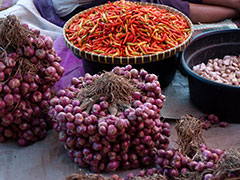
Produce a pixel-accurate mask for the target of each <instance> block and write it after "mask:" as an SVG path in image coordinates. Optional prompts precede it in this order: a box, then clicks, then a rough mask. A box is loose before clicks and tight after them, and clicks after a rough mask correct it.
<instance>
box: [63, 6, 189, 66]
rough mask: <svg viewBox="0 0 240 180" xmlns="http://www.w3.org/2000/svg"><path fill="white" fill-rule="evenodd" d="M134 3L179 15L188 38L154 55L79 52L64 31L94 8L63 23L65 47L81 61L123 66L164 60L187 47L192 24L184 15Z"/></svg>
mask: <svg viewBox="0 0 240 180" xmlns="http://www.w3.org/2000/svg"><path fill="white" fill-rule="evenodd" d="M136 3H137V4H140V5H152V6H156V7H158V8H160V9H166V10H168V11H169V12H172V13H177V14H179V15H180V16H181V17H182V18H183V19H185V20H186V22H187V24H188V25H189V27H190V34H189V36H188V38H187V39H186V40H185V41H184V42H183V43H181V44H180V45H178V46H176V47H174V48H171V49H168V50H166V51H163V52H158V53H156V54H151V55H144V56H134V57H112V56H104V55H99V54H96V53H92V52H87V51H81V50H80V49H79V48H77V47H75V46H74V45H73V44H71V43H70V42H69V40H68V39H67V37H66V34H65V29H66V28H68V27H69V26H70V25H71V24H72V23H73V21H74V20H76V19H78V17H79V15H80V14H82V13H85V12H88V11H91V9H92V8H95V7H92V8H89V9H86V10H85V11H82V12H80V13H78V14H76V15H75V16H73V17H72V18H71V19H69V20H68V21H67V22H66V23H65V25H64V28H63V36H64V41H65V43H66V45H67V47H68V48H69V49H70V50H71V51H72V52H73V54H74V55H75V56H77V57H78V58H83V59H86V60H90V61H93V62H99V63H105V64H114V65H125V64H145V63H150V62H156V61H160V60H163V59H166V58H168V57H171V56H173V55H175V54H177V53H178V52H181V51H183V49H185V48H186V47H187V46H188V45H189V43H190V40H191V38H192V34H193V24H192V22H191V20H190V19H189V18H188V17H187V16H186V15H184V14H183V13H181V12H180V11H178V10H177V9H175V8H172V7H169V6H166V5H161V4H154V3H146V2H136ZM100 6H104V5H100Z"/></svg>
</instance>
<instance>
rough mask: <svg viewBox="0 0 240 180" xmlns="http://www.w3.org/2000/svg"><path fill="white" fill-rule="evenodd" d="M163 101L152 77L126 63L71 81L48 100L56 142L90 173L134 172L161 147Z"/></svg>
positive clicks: (164, 142)
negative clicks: (58, 141) (62, 143)
mask: <svg viewBox="0 0 240 180" xmlns="http://www.w3.org/2000/svg"><path fill="white" fill-rule="evenodd" d="M164 101H165V96H164V95H162V94H161V88H160V84H159V81H158V79H157V76H156V75H154V74H148V73H147V72H146V71H145V70H143V69H142V70H140V71H138V70H136V69H133V68H132V66H131V65H127V66H126V67H115V68H114V69H113V70H112V71H111V72H103V73H101V74H95V75H90V74H85V76H84V77H79V78H73V79H72V86H70V87H68V88H66V89H64V90H59V91H58V92H57V96H56V97H54V98H52V99H51V101H50V104H51V108H50V111H49V115H50V116H51V117H52V121H53V126H54V129H55V130H56V131H57V132H58V133H59V140H60V141H62V142H64V146H65V148H66V149H67V150H68V154H69V156H70V157H71V158H72V159H73V161H74V162H75V163H77V164H78V165H79V166H80V167H87V168H90V170H91V171H93V172H101V171H115V170H116V169H130V168H137V167H139V166H140V165H150V164H152V163H153V162H154V157H155V148H157V149H166V148H167V147H168V144H169V140H168V137H169V136H170V125H169V124H168V123H164V122H162V121H161V120H160V110H161V108H162V106H163V102H164Z"/></svg>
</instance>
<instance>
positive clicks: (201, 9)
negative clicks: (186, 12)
mask: <svg viewBox="0 0 240 180" xmlns="http://www.w3.org/2000/svg"><path fill="white" fill-rule="evenodd" d="M235 17H239V12H238V11H237V10H235V9H232V8H227V7H220V6H213V5H206V4H194V3H190V19H191V20H192V22H193V23H198V22H202V23H211V22H217V21H221V20H224V19H228V18H235Z"/></svg>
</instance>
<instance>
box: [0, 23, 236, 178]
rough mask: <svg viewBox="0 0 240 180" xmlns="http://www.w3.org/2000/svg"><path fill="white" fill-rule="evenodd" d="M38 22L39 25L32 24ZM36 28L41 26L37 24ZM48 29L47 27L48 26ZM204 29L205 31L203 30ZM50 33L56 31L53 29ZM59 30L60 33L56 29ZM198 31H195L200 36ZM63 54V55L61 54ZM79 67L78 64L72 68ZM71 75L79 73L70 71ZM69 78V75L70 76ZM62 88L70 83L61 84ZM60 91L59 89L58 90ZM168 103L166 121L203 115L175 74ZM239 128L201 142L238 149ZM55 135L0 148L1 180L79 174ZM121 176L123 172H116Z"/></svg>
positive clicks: (221, 131)
mask: <svg viewBox="0 0 240 180" xmlns="http://www.w3.org/2000/svg"><path fill="white" fill-rule="evenodd" d="M35 22H38V21H35ZM36 25H41V23H40V24H36ZM49 26H50V25H49ZM198 27H199V28H203V29H201V30H200V31H205V30H207V29H208V30H209V29H211V28H212V29H221V28H224V29H225V28H236V26H234V25H233V24H231V23H229V21H227V22H225V24H220V25H219V24H218V25H199V26H198ZM204 28H205V29H204ZM52 29H53V31H54V30H56V29H57V28H56V27H52ZM57 30H59V29H57ZM200 31H196V33H197V32H200ZM63 53H65V52H63ZM78 67H81V63H78V66H77V67H75V68H78ZM72 73H74V75H80V74H81V73H82V72H76V71H73V72H72ZM69 74H70V75H72V74H71V72H69ZM63 83H64V84H67V83H69V82H67V81H64V82H63ZM59 87H60V86H59ZM164 94H165V95H166V96H167V101H166V102H165V104H164V108H163V110H162V114H163V116H164V117H166V118H168V120H169V119H178V118H180V117H181V116H182V115H184V114H187V113H188V114H193V115H195V116H197V117H199V116H200V115H202V113H201V112H199V111H198V110H197V109H196V108H195V107H194V106H193V105H192V104H191V102H190V99H189V94H188V83H187V79H186V77H184V76H182V75H181V74H180V72H179V71H177V73H176V76H175V79H174V81H173V82H172V83H171V84H170V85H169V87H168V88H166V89H165V91H164ZM169 121H170V123H171V125H172V133H171V138H170V140H171V143H170V146H171V147H174V146H175V143H174V142H175V141H176V140H177V136H176V131H175V130H174V125H175V120H169ZM239 129H240V124H230V125H229V126H228V127H226V128H219V127H216V128H211V129H209V130H207V131H204V139H205V140H206V143H207V145H208V146H209V147H214V148H220V149H226V148H236V147H239V146H240V138H239V137H240V131H239ZM57 139H58V137H57V133H56V132H54V131H53V130H50V131H49V132H48V136H47V137H46V138H45V139H44V140H42V141H40V142H37V143H35V144H33V145H31V146H27V147H20V146H18V145H17V144H16V142H12V141H11V142H7V143H4V144H0V180H32V179H37V180H52V179H56V180H61V179H64V177H65V176H67V175H69V174H71V173H77V172H79V168H78V167H77V165H75V164H74V163H73V162H72V161H71V160H70V158H69V157H68V155H67V153H66V151H65V149H64V148H63V145H62V143H61V142H59V141H57ZM117 173H118V174H121V175H124V174H125V173H126V172H121V171H120V172H117Z"/></svg>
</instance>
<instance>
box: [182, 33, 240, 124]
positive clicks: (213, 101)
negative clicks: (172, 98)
mask: <svg viewBox="0 0 240 180" xmlns="http://www.w3.org/2000/svg"><path fill="white" fill-rule="evenodd" d="M239 54H240V29H232V30H219V31H211V32H207V33H203V34H201V35H199V36H197V37H195V38H194V39H193V40H192V42H191V43H190V45H189V46H188V47H187V48H186V49H185V50H184V51H183V53H182V56H181V65H182V67H183V70H184V71H185V73H186V74H187V76H188V81H189V90H190V98H191V101H192V102H193V104H194V105H195V106H196V107H197V108H198V109H199V110H201V111H202V112H204V113H213V114H216V115H218V116H219V117H220V119H221V120H222V121H228V122H232V123H240V86H233V85H227V84H222V83H217V82H214V81H211V80H208V79H205V78H203V77H201V76H200V75H198V74H197V73H195V72H193V71H192V67H193V66H194V65H196V64H200V63H206V62H207V61H208V59H210V58H223V57H224V56H225V55H239Z"/></svg>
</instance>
